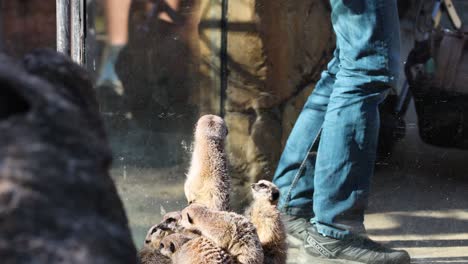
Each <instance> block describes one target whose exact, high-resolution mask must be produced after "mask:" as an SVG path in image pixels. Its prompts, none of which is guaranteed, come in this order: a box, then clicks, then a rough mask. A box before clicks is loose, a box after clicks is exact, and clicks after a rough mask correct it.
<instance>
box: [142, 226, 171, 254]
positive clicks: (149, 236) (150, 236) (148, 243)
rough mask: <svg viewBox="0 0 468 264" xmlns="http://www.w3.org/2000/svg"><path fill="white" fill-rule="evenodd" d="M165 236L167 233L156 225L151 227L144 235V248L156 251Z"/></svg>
mask: <svg viewBox="0 0 468 264" xmlns="http://www.w3.org/2000/svg"><path fill="white" fill-rule="evenodd" d="M167 235H168V232H167V231H164V230H162V229H161V228H159V226H158V225H154V226H152V227H151V228H150V229H149V230H148V233H146V238H145V247H149V248H153V249H157V248H158V247H159V243H160V242H161V240H162V239H163V238H164V237H165V236H167Z"/></svg>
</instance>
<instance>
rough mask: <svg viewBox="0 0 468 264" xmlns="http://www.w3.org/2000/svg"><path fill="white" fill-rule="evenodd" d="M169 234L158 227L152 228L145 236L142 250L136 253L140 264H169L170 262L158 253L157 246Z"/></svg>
mask: <svg viewBox="0 0 468 264" xmlns="http://www.w3.org/2000/svg"><path fill="white" fill-rule="evenodd" d="M169 233H170V232H169V231H165V230H162V229H161V228H159V225H154V226H152V227H151V228H150V229H149V230H148V233H147V234H146V238H145V243H144V245H143V248H142V249H141V250H140V251H139V252H138V257H139V259H140V263H141V264H170V263H171V260H170V259H169V258H168V257H166V256H164V255H162V254H161V252H159V245H160V244H161V241H162V239H163V238H164V237H166V236H167V235H168V234H169Z"/></svg>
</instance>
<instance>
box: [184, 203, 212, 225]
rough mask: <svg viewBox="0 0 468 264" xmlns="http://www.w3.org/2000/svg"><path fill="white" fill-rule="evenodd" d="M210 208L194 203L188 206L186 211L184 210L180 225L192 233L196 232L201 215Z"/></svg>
mask: <svg viewBox="0 0 468 264" xmlns="http://www.w3.org/2000/svg"><path fill="white" fill-rule="evenodd" d="M207 210H208V208H207V207H206V206H203V205H199V204H196V203H193V204H191V205H189V206H187V207H186V208H185V209H184V210H182V212H181V214H182V219H181V220H180V225H181V226H182V227H183V228H184V229H186V230H190V231H196V230H197V228H196V225H197V224H198V219H197V218H198V216H199V215H200V214H205V213H206V212H207Z"/></svg>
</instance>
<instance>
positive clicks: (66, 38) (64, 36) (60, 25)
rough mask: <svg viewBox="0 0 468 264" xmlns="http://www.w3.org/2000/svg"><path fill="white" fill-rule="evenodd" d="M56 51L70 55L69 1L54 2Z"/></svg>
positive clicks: (59, 0) (58, 0) (57, 0)
mask: <svg viewBox="0 0 468 264" xmlns="http://www.w3.org/2000/svg"><path fill="white" fill-rule="evenodd" d="M56 10H57V11H56V16H57V51H58V52H62V53H63V54H66V55H70V0H56Z"/></svg>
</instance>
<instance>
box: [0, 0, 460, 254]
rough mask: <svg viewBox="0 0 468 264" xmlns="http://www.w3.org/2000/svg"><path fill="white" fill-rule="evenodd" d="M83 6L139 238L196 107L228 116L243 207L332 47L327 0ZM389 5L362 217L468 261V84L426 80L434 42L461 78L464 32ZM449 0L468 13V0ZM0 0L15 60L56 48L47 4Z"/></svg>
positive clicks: (91, 58)
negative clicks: (394, 40) (392, 70)
mask: <svg viewBox="0 0 468 264" xmlns="http://www.w3.org/2000/svg"><path fill="white" fill-rule="evenodd" d="M83 3H85V9H84V12H85V15H86V21H85V22H86V32H85V42H84V47H83V48H84V51H85V59H84V66H85V67H86V68H87V69H88V70H89V72H90V73H91V74H92V76H93V80H94V81H95V84H96V94H97V97H98V101H99V104H100V112H101V114H102V117H103V119H104V121H105V125H106V128H107V132H108V136H109V141H110V144H111V147H112V150H113V156H114V160H113V165H112V170H111V174H112V178H113V179H114V181H115V183H116V186H117V189H118V192H119V194H120V197H121V199H122V200H123V202H124V205H125V209H126V212H127V216H128V218H129V222H130V226H131V229H132V232H133V238H134V241H135V244H136V245H137V247H138V248H140V247H141V245H142V244H143V240H144V237H145V234H146V232H147V230H148V228H149V227H150V226H152V225H154V224H156V223H158V222H159V220H160V219H161V217H162V215H164V214H165V213H166V212H170V211H173V210H180V209H182V208H183V207H185V206H186V204H187V201H186V199H185V195H184V189H183V184H184V180H185V177H186V176H185V174H186V172H187V170H188V167H189V163H190V157H191V151H192V142H193V130H194V126H195V123H196V121H197V120H198V118H199V117H200V116H202V115H204V114H217V115H221V116H222V117H223V118H224V119H225V121H226V123H227V126H228V129H229V134H228V136H227V141H226V148H227V154H228V160H229V164H230V166H229V173H230V176H231V177H232V181H233V183H232V187H233V196H232V197H233V198H232V203H233V208H234V209H235V210H237V211H241V210H242V208H243V206H245V205H246V204H247V203H248V202H249V201H250V189H249V184H250V183H252V182H256V181H258V180H259V179H271V178H272V176H273V174H274V172H275V169H276V165H277V162H278V159H279V157H280V155H281V152H282V149H283V148H284V145H285V142H286V140H287V138H288V135H289V133H290V131H291V130H292V127H293V126H294V124H295V122H296V119H297V116H298V114H299V112H300V111H301V109H302V107H303V105H304V103H305V101H306V100H307V98H308V96H309V94H310V93H311V92H312V91H313V90H314V88H315V84H316V82H317V81H318V80H319V78H320V74H321V71H322V70H323V69H325V67H326V65H327V63H328V61H329V60H330V58H331V56H332V53H333V51H334V49H335V36H334V33H333V30H332V28H331V24H330V11H331V10H330V6H329V1H322V0H294V1H279V0H278V1H276V0H275V1H273V0H229V1H228V0H86V1H83ZM398 3H399V7H400V10H399V11H400V17H401V32H400V33H401V36H402V52H401V76H400V80H399V84H398V86H397V87H395V88H394V89H392V90H391V92H390V93H389V95H388V97H387V99H386V100H385V101H384V102H383V104H382V105H381V107H380V119H381V131H380V138H379V148H378V158H377V162H376V170H375V175H374V177H373V179H372V187H371V193H370V198H369V209H368V211H367V212H366V219H365V225H366V228H367V231H368V234H369V236H370V237H371V238H373V239H375V240H377V241H379V242H383V243H385V244H386V245H388V246H391V247H396V248H404V249H406V250H408V251H409V252H410V254H411V256H412V257H413V259H414V263H468V253H467V252H468V231H467V230H468V200H467V198H466V192H467V190H468V176H467V175H466V171H467V167H466V157H467V149H468V132H467V131H468V122H467V121H466V120H467V119H466V116H467V115H468V107H467V104H466V100H468V99H467V94H468V93H467V92H463V91H462V90H463V87H464V86H463V87H461V88H460V87H458V88H457V89H460V91H461V92H460V91H456V92H455V93H452V92H453V91H450V92H447V91H441V90H443V89H441V86H440V85H439V86H437V87H435V86H434V85H433V84H428V82H427V79H431V78H435V77H434V76H437V74H438V73H437V67H436V66H437V65H438V63H439V62H440V61H441V60H440V59H439V58H446V57H444V56H443V54H444V51H457V52H459V53H460V54H461V55H460V58H458V59H457V60H455V59H453V58H450V61H451V62H453V63H451V64H449V66H447V67H446V68H448V67H452V68H450V69H453V72H455V71H457V72H459V74H458V73H457V74H456V76H458V77H459V78H460V79H461V80H463V78H466V77H464V76H466V72H468V66H466V65H468V63H467V62H468V55H467V54H468V51H467V48H468V46H467V44H466V35H465V39H464V38H462V37H457V40H458V41H454V39H449V40H451V41H448V43H447V42H444V41H442V40H443V39H444V36H445V37H447V36H446V35H444V34H448V33H453V26H452V22H451V21H450V19H449V18H448V16H447V15H446V14H445V13H443V18H442V22H441V25H442V29H447V30H452V32H449V31H443V30H440V31H432V28H430V29H429V31H424V30H426V29H427V25H428V24H427V22H428V21H429V27H431V24H430V23H431V19H432V18H431V17H430V16H431V14H432V11H433V7H434V5H435V4H436V1H435V0H434V1H426V0H413V1H403V0H402V1H398ZM454 3H455V6H456V8H457V11H458V14H459V15H460V17H461V19H462V21H464V23H468V1H465V0H458V1H454ZM0 4H1V9H0V10H1V20H0V26H1V27H0V28H1V30H0V40H1V41H0V47H1V49H2V51H5V52H6V53H8V54H10V55H13V56H16V57H21V56H22V55H24V54H25V53H27V52H28V51H30V50H32V49H33V48H36V47H49V48H55V23H56V22H55V8H56V7H55V3H54V1H40V0H28V1H26V0H21V1H0ZM421 4H422V5H421ZM418 22H419V23H422V24H419V25H418ZM415 25H416V27H415ZM465 31H466V30H465ZM444 32H445V33H444ZM415 40H418V42H416V41H415ZM421 40H422V41H421ZM428 40H430V41H429V42H428ZM446 40H447V39H446ZM460 40H462V41H465V42H462V43H461V42H460ZM441 43H444V44H443V45H448V46H441V45H442V44H441ZM460 43H461V44H460ZM429 44H430V45H429ZM415 46H416V48H414V47H415ZM439 47H442V48H439ZM429 49H431V50H429ZM449 53H450V52H449ZM409 54H410V55H409ZM411 54H412V55H411ZM427 54H430V56H428V57H424V56H426V55H427ZM441 54H442V55H441ZM450 54H452V55H453V54H454V53H450ZM452 57H453V56H452ZM405 61H406V62H407V63H406V64H404V62H405ZM454 65H455V66H454ZM463 67H465V68H463ZM441 68H442V69H443V67H439V68H438V69H439V70H440V69H441ZM463 73H465V74H463ZM460 79H457V80H456V81H457V82H460ZM465 80H466V79H465ZM462 83H463V82H462ZM465 83H466V81H465ZM442 86H443V85H442Z"/></svg>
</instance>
